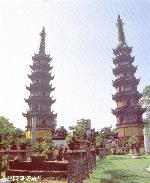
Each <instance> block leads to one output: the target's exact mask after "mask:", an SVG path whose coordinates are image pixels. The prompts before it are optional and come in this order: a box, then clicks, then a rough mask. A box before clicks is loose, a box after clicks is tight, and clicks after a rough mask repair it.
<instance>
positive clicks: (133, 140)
mask: <svg viewBox="0 0 150 183" xmlns="http://www.w3.org/2000/svg"><path fill="white" fill-rule="evenodd" d="M138 143H139V138H138V137H136V136H131V137H130V138H129V139H128V144H129V145H137V144H138Z"/></svg>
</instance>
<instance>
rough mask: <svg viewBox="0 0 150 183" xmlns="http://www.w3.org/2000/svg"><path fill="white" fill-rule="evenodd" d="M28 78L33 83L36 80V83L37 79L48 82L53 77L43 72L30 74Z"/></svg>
mask: <svg viewBox="0 0 150 183" xmlns="http://www.w3.org/2000/svg"><path fill="white" fill-rule="evenodd" d="M28 77H29V78H30V79H31V80H32V81H34V80H36V79H38V80H37V82H38V81H39V79H45V80H48V81H51V80H53V79H54V76H52V75H51V73H45V72H40V71H39V72H32V73H31V75H28Z"/></svg>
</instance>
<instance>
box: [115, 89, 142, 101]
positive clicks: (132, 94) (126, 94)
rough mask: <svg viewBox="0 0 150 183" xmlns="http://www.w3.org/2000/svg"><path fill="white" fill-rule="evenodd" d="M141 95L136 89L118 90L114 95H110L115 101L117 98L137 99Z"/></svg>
mask: <svg viewBox="0 0 150 183" xmlns="http://www.w3.org/2000/svg"><path fill="white" fill-rule="evenodd" d="M141 97H142V94H141V93H139V92H138V91H132V92H130V91H122V92H119V93H116V94H115V95H112V99H113V100H115V101H119V100H122V99H124V100H125V99H126V100H128V99H132V100H138V101H139V99H140V98H141Z"/></svg>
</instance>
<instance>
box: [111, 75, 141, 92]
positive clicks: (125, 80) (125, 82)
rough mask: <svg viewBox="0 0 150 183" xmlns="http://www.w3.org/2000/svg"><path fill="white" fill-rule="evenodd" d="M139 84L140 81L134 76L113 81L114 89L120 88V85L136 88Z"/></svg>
mask: <svg viewBox="0 0 150 183" xmlns="http://www.w3.org/2000/svg"><path fill="white" fill-rule="evenodd" d="M139 82H140V79H136V78H135V77H134V76H131V75H130V76H122V77H120V78H117V79H116V80H115V81H113V87H115V88H118V87H119V86H120V85H124V86H125V85H126V86H129V85H130V86H135V85H138V84H139ZM133 90H134V88H133Z"/></svg>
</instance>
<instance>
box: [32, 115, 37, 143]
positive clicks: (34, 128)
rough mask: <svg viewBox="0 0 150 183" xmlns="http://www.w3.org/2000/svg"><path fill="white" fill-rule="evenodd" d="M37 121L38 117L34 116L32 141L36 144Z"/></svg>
mask: <svg viewBox="0 0 150 183" xmlns="http://www.w3.org/2000/svg"><path fill="white" fill-rule="evenodd" d="M36 123H37V119H36V117H33V118H32V129H31V142H32V143H33V144H34V143H36V136H35V133H36Z"/></svg>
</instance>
